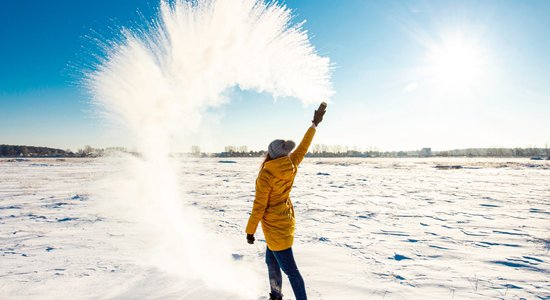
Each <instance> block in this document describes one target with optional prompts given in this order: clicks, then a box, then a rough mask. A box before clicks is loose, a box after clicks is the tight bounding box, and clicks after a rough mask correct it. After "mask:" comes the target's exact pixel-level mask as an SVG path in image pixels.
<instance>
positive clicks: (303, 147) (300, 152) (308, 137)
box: [290, 126, 315, 166]
mask: <svg viewBox="0 0 550 300" xmlns="http://www.w3.org/2000/svg"><path fill="white" fill-rule="evenodd" d="M314 135H315V127H314V126H311V127H309V129H308V130H307V131H306V134H305V135H304V138H303V139H302V141H301V142H300V145H298V148H296V150H294V152H292V153H291V154H290V159H291V160H292V162H293V163H294V165H295V166H298V165H299V164H300V163H301V162H302V160H303V159H304V157H305V156H306V153H307V149H308V148H309V145H311V141H312V140H313V136H314Z"/></svg>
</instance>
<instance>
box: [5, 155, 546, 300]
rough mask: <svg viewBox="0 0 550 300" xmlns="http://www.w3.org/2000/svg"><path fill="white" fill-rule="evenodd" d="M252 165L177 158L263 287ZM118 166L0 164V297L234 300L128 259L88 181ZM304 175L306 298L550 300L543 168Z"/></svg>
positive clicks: (524, 164) (476, 164)
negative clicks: (253, 219) (249, 227)
mask: <svg viewBox="0 0 550 300" xmlns="http://www.w3.org/2000/svg"><path fill="white" fill-rule="evenodd" d="M259 162H260V161H259V159H233V158H231V159H182V160H181V161H179V163H180V164H181V168H180V170H181V175H182V179H183V181H184V182H183V183H182V185H183V186H184V189H185V191H186V196H185V197H184V199H182V201H185V202H186V203H188V204H189V205H191V206H194V207H197V208H199V209H200V210H201V211H202V213H203V217H204V224H205V226H206V227H207V228H208V229H209V230H210V231H212V232H216V233H217V234H218V235H219V236H220V237H222V236H223V237H224V238H225V239H227V240H229V241H230V242H231V243H232V245H233V247H234V250H233V251H232V253H228V255H232V256H233V257H234V258H235V259H237V260H242V261H243V263H244V262H247V263H250V264H251V265H252V266H253V267H254V270H255V272H257V273H258V276H262V277H267V275H266V270H265V265H264V263H263V257H262V254H263V251H264V248H265V243H264V242H263V240H262V239H263V237H262V236H261V231H260V232H259V234H258V235H257V241H258V242H257V244H256V245H247V244H246V242H245V240H244V233H243V230H244V226H245V224H246V221H247V218H248V212H249V211H250V209H251V206H252V201H253V194H254V180H255V176H256V174H257V172H258V165H259ZM436 165H461V166H463V168H462V169H448V170H445V169H437V168H435V166H436ZM113 168H114V167H113V165H111V164H109V163H107V162H105V161H103V160H99V159H67V160H57V159H31V160H23V161H12V160H9V159H1V160H0V299H29V298H30V299H61V298H67V297H71V298H75V299H81V298H83V299H86V298H93V299H97V298H103V299H159V298H160V299H235V298H232V297H231V295H227V294H224V293H222V292H219V291H216V289H215V288H205V287H204V285H203V284H201V283H199V282H196V283H193V282H190V281H189V280H187V281H185V282H182V281H180V279H179V278H176V277H174V276H173V275H170V274H168V273H166V272H163V271H162V270H160V269H158V268H155V267H153V266H151V265H148V264H147V263H140V262H139V261H136V260H135V259H133V257H134V256H135V257H137V256H139V252H140V251H141V248H142V247H146V246H147V245H140V244H139V236H129V234H128V232H129V231H128V228H131V227H132V226H133V224H131V223H127V222H125V221H124V220H117V219H113V218H110V217H107V216H105V215H103V214H101V213H100V212H98V211H95V210H94V205H93V202H94V197H93V190H92V189H93V188H92V187H93V184H92V183H93V182H94V181H96V180H97V179H99V178H102V177H103V176H105V175H107V174H110V173H111V172H112V171H113ZM299 172H300V174H299V175H298V177H297V178H296V181H295V188H294V190H293V193H292V197H293V202H294V205H295V210H296V214H297V232H296V242H295V245H294V250H295V254H296V258H297V261H298V265H299V267H300V269H301V272H302V274H303V276H304V278H305V280H306V285H307V287H308V293H309V297H310V298H311V299H344V300H345V299H380V298H388V299H398V298H402V299H416V298H424V299H465V298H475V299H493V298H502V299H519V298H526V299H539V298H540V299H548V298H550V276H549V275H550V256H549V252H550V162H548V161H529V160H526V159H468V158H463V159H443V158H433V159H312V158H308V159H306V160H305V161H304V163H303V165H302V167H301V169H300V171H299ZM122 232H124V234H122ZM130 235H131V234H130ZM136 235H137V234H136ZM136 241H137V242H136ZM205 251H208V249H205ZM212 271H213V272H215V271H216V270H212ZM243 284H245V285H246V283H243ZM264 287H265V291H267V279H266V280H265V285H264ZM283 292H284V293H285V295H286V296H287V297H285V298H289V299H293V296H292V292H291V289H290V285H289V284H288V282H286V281H285V282H284V284H283ZM263 296H264V293H259V294H258V295H257V297H256V298H255V299H258V298H259V299H262V298H261V297H263Z"/></svg>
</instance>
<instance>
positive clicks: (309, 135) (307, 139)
mask: <svg viewBox="0 0 550 300" xmlns="http://www.w3.org/2000/svg"><path fill="white" fill-rule="evenodd" d="M326 107H327V104H326V103H325V102H323V103H321V105H319V108H318V109H317V110H316V111H315V113H314V114H313V120H312V121H311V123H312V124H311V127H309V129H308V130H307V131H306V134H305V135H304V138H302V141H301V142H300V145H298V148H296V150H294V152H292V153H291V154H290V159H291V160H292V163H294V165H295V166H298V165H299V164H300V163H301V162H302V160H303V159H304V157H305V156H306V153H307V149H309V145H311V141H312V140H313V136H314V135H315V131H316V128H317V125H319V123H321V121H323V116H324V115H325V112H326V110H325V109H326Z"/></svg>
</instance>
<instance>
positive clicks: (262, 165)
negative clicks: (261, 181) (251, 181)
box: [260, 152, 273, 171]
mask: <svg viewBox="0 0 550 300" xmlns="http://www.w3.org/2000/svg"><path fill="white" fill-rule="evenodd" d="M270 160H273V158H271V156H269V152H268V153H266V154H265V159H264V161H263V162H262V164H261V166H260V171H261V170H262V169H263V168H264V166H265V163H266V162H268V161H270Z"/></svg>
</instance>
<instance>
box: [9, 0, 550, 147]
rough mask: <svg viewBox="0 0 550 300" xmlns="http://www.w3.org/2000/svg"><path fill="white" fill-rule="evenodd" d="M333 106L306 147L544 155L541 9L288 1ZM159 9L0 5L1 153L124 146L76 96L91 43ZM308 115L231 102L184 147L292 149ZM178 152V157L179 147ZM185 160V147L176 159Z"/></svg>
mask: <svg viewBox="0 0 550 300" xmlns="http://www.w3.org/2000/svg"><path fill="white" fill-rule="evenodd" d="M285 3H286V4H287V5H288V6H289V7H290V8H292V9H294V11H295V15H296V18H295V20H296V21H300V20H303V19H306V20H307V22H306V24H305V25H304V27H305V28H306V29H307V30H308V31H309V32H310V34H311V41H312V43H313V44H314V45H315V47H316V48H317V50H318V52H319V53H320V54H321V55H326V56H329V57H330V59H331V60H332V62H333V63H334V66H335V67H334V71H333V83H334V88H335V91H336V95H335V96H334V97H333V98H332V99H331V102H332V104H331V105H330V107H329V112H328V113H327V115H326V117H325V121H324V122H323V123H322V125H321V126H320V128H319V131H318V134H317V136H316V140H315V143H323V144H342V145H348V146H357V147H359V148H361V149H369V148H378V149H386V150H398V149H418V148H421V147H432V148H434V149H449V148H466V147H495V146H496V147H498V146H503V147H515V146H523V147H526V146H532V145H534V146H544V145H545V144H546V143H548V144H550V134H548V129H549V128H550V118H549V117H548V116H550V84H549V83H550V79H549V78H550V18H548V17H547V16H548V13H549V12H550V2H548V1H355V0H346V1H329V0H324V1H318V0H316V1H314V0H287V1H285ZM156 6H157V1H154V0H149V1H135V0H132V1H130V0H127V1H122V0H118V1H106V0H105V1H104V0H101V1H99V0H96V1H59V0H52V1H27V0H23V1H2V3H1V4H0V41H1V45H2V47H0V144H26V145H41V146H52V147H59V148H71V149H73V150H76V149H77V148H79V147H82V146H83V145H85V144H90V145H93V146H98V147H106V146H117V145H126V146H131V145H130V144H129V143H130V142H129V141H128V139H127V137H125V136H124V133H122V132H121V131H118V130H117V129H116V128H111V127H108V126H106V125H104V124H103V123H104V122H102V120H100V119H99V118H97V117H96V114H95V113H94V112H93V108H92V107H91V106H90V105H89V103H88V100H87V95H86V93H85V91H83V89H82V88H81V86H80V82H81V79H82V70H84V69H86V68H89V67H90V65H91V64H92V63H93V62H94V60H95V59H94V54H97V53H99V50H98V49H97V46H96V43H95V41H94V40H95V39H102V40H111V39H114V38H115V36H116V34H117V32H118V28H120V27H121V26H125V27H135V26H136V24H139V23H141V22H142V20H143V18H144V19H150V18H153V17H154V16H155V9H156ZM313 109H314V107H313V106H310V107H304V106H303V105H302V104H301V103H300V102H298V101H295V100H292V99H282V100H279V101H276V102H275V101H273V99H272V98H271V97H270V96H269V95H258V94H255V93H251V92H241V93H236V94H235V97H234V99H232V101H231V102H230V103H229V104H226V105H224V106H222V107H220V108H218V109H216V110H213V111H211V112H210V114H211V116H213V117H212V118H207V122H206V123H205V126H204V130H202V131H201V133H200V134H197V135H196V136H194V137H192V138H190V139H189V140H188V143H189V144H198V145H200V146H201V147H202V149H203V150H206V151H220V150H222V149H223V147H224V146H225V145H248V146H249V147H250V148H252V149H262V148H264V147H265V146H266V145H267V143H269V141H271V140H272V139H274V138H293V139H299V138H300V137H301V135H302V133H303V131H304V130H305V129H306V127H307V126H308V121H309V120H310V118H311V114H312V111H313ZM187 146H188V145H185V146H182V147H187ZM183 150H187V149H183Z"/></svg>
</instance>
